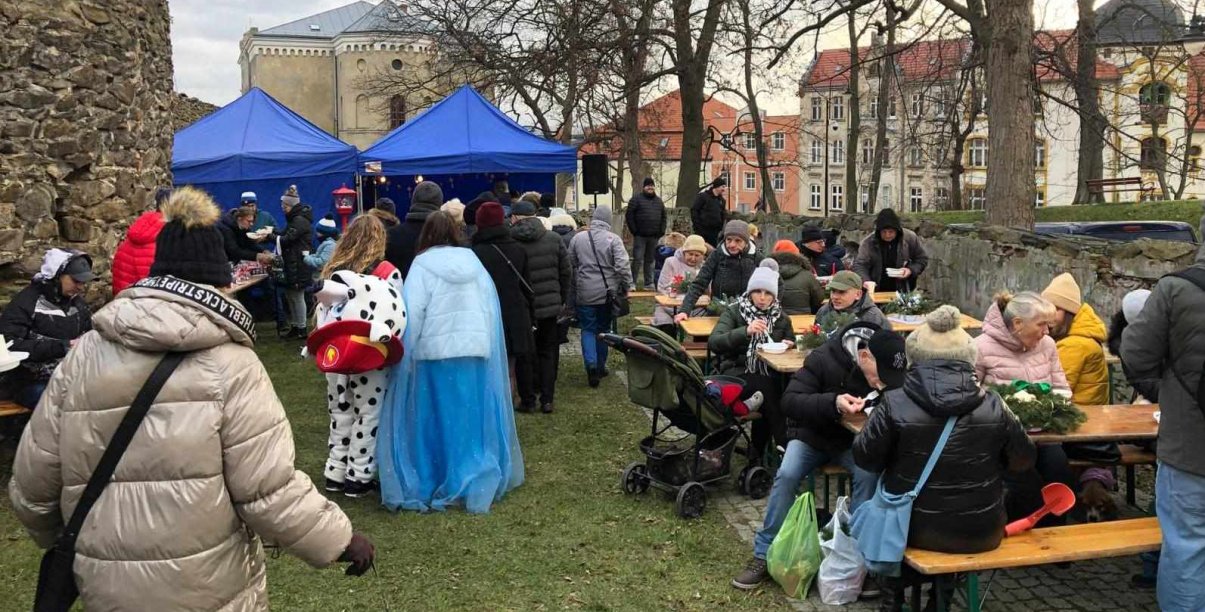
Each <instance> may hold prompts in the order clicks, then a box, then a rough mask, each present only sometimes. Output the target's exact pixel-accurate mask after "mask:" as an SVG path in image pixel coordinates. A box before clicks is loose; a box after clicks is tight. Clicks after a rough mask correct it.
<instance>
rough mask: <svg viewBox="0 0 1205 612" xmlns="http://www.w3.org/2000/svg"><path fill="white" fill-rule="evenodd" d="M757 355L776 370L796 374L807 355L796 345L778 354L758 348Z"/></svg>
mask: <svg viewBox="0 0 1205 612" xmlns="http://www.w3.org/2000/svg"><path fill="white" fill-rule="evenodd" d="M757 357H758V358H759V359H761V360H762V361H764V362H766V365H768V366H770V369H771V370H774V371H775V372H780V373H782V374H794V373H795V372H798V371H799V368H802V367H803V361H804V359H805V358H806V357H807V356H806V355H804V354H803V353H801V352H799V351H798V350H796V349H795V347H791V348H789V349H787V351H786V352H785V353H778V354H773V353H767V352H765V351H762V350H758V351H757Z"/></svg>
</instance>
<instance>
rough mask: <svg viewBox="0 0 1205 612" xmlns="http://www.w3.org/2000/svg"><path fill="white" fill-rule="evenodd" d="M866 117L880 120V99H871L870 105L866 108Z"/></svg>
mask: <svg viewBox="0 0 1205 612" xmlns="http://www.w3.org/2000/svg"><path fill="white" fill-rule="evenodd" d="M866 115H867V116H869V117H870V118H871V119H878V118H879V99H878V97H872V98H871V99H870V104H868V105H867V106H866Z"/></svg>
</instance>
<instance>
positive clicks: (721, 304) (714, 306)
mask: <svg viewBox="0 0 1205 612" xmlns="http://www.w3.org/2000/svg"><path fill="white" fill-rule="evenodd" d="M735 301H736V298H732V297H728V296H727V295H721V296H719V297H716V296H712V297H711V302H710V303H708V304H707V314H708V315H711V316H713V317H718V316H720V314H721V313H723V312H724V311H725V310H727V309H728V305H729V304H731V303H733V302H735Z"/></svg>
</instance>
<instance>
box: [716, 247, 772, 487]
mask: <svg viewBox="0 0 1205 612" xmlns="http://www.w3.org/2000/svg"><path fill="white" fill-rule="evenodd" d="M771 265H773V262H772V261H771ZM791 337H792V330H791V318H790V317H789V316H787V314H786V313H784V312H783V311H782V305H781V304H779V302H778V272H777V271H776V270H774V268H772V267H770V266H767V265H765V264H763V265H762V266H761V267H759V268H757V269H756V270H754V271H753V275H752V276H750V277H749V284H748V287H747V289H746V291H745V294H744V295H742V296H741V297H739V298H737V299H736V301H735V302H733V303H732V304H731V305H729V306H728V308H727V310H725V311H724V312H723V314H721V315H720V321H719V323H717V324H716V326H715V330H714V331H712V332H711V337H710V338H708V339H707V347H708V348H709V349H710V350H711V352H712V353H713V354H714V355H715V359H716V360H717V363H718V364H719V367H718V369H719V372H720V374H723V375H725V376H737V377H740V378H742V379H744V381H745V389H744V391H743V393H742V394H741V398H740V399H742V400H745V404H746V405H747V406H748V407H749V409H750V410H756V409H757V407H758V406H759V405H761V403H762V402H764V406H765V409H764V410H762V415H763V417H762V418H761V419H759V420H756V421H754V422H753V449H751V450H750V454H749V461H750V463H755V462H756V461H755V460H756V459H759V458H760V454H761V451H762V450H763V449H765V447H766V445H767V444H769V443H770V441H771V436H770V434H771V433H774V434H775V436H774V437H775V438H779V439H781V438H783V435H782V432H783V429H784V424H783V423H782V418H781V416H780V415H779V414H778V396H779V392H780V390H779V388H780V386H781V382H780V380H779V378H778V376H776V375H771V373H770V370H769V368H768V367H767V366H766V363H765V362H764V361H762V360H761V359H759V358H758V356H757V349H758V347H760V346H761V345H763V344H766V343H768V342H783V341H786V342H787V343H788V344H793V343H792V342H791V341H790V340H788V338H791ZM758 394H760V395H758ZM759 399H760V400H761V402H759V401H758V400H759Z"/></svg>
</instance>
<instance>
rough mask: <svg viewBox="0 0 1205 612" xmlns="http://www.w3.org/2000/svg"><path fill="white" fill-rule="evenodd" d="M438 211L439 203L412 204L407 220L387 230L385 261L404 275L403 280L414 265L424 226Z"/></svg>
mask: <svg viewBox="0 0 1205 612" xmlns="http://www.w3.org/2000/svg"><path fill="white" fill-rule="evenodd" d="M437 210H439V203H437V202H411V204H410V212H408V213H406V220H405V221H402V222H401V223H399V224H397V225H395V226H393V227H391V228H389V229H387V230H385V260H386V261H388V262H389V263H391V264H393V267H395V268H397V269H398V272H401V273H402V278H403V279H404V278H406V275H407V274H409V273H410V264H412V263H414V257H415V255H416V253H415V252H414V250H415V248H417V247H418V235H419V234H420V233H422V231H423V224H424V223H426V222H427V217H428V216H430V215H431V213H433V212H435V211H437Z"/></svg>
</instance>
